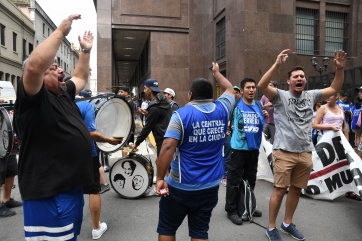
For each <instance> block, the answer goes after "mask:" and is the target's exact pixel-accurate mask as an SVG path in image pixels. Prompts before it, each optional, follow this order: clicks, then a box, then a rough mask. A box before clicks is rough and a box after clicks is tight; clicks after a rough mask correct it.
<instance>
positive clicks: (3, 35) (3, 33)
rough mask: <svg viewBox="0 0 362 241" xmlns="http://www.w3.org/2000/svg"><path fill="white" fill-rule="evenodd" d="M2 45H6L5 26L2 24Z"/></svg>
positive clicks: (0, 30)
mask: <svg viewBox="0 0 362 241" xmlns="http://www.w3.org/2000/svg"><path fill="white" fill-rule="evenodd" d="M0 34H1V40H0V41H1V45H3V46H5V26H4V25H2V24H0Z"/></svg>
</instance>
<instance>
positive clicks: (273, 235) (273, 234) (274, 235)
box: [265, 228, 283, 241]
mask: <svg viewBox="0 0 362 241" xmlns="http://www.w3.org/2000/svg"><path fill="white" fill-rule="evenodd" d="M265 234H266V236H267V237H268V239H269V240H270V241H283V239H282V237H280V235H279V231H278V229H277V228H274V229H273V230H272V231H269V229H268V228H267V229H266V232H265Z"/></svg>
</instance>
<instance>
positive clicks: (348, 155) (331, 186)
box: [257, 131, 362, 200]
mask: <svg viewBox="0 0 362 241" xmlns="http://www.w3.org/2000/svg"><path fill="white" fill-rule="evenodd" d="M271 153H272V145H271V144H270V142H268V141H266V140H265V138H264V136H263V140H262V144H261V147H260V154H259V166H258V174H257V179H264V180H267V181H269V182H273V180H274V179H273V173H272V154H271ZM312 159H313V170H312V172H311V174H310V177H309V181H308V187H307V188H306V189H304V190H303V193H304V194H306V195H308V196H310V197H312V198H314V199H326V200H333V199H335V198H337V197H339V196H341V195H344V194H345V193H346V192H347V191H353V192H357V193H359V194H360V195H362V160H361V158H360V157H359V156H358V155H357V153H356V152H355V151H354V149H353V148H352V146H351V145H350V144H349V142H348V140H347V139H346V137H345V136H344V135H343V133H342V131H339V132H333V131H329V132H327V133H325V134H324V135H323V136H322V138H321V139H320V141H319V142H318V144H317V145H316V146H315V151H313V152H312Z"/></svg>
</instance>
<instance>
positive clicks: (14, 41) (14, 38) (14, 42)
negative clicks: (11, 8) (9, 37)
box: [13, 32, 18, 52]
mask: <svg viewBox="0 0 362 241" xmlns="http://www.w3.org/2000/svg"><path fill="white" fill-rule="evenodd" d="M17 36H18V35H17V34H16V33H14V32H13V51H14V52H16V38H17Z"/></svg>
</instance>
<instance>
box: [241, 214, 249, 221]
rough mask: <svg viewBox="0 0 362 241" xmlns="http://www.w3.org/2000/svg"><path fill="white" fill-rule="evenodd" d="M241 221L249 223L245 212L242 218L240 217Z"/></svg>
mask: <svg viewBox="0 0 362 241" xmlns="http://www.w3.org/2000/svg"><path fill="white" fill-rule="evenodd" d="M241 219H242V220H243V221H249V217H248V213H247V212H244V214H243V216H241Z"/></svg>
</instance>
